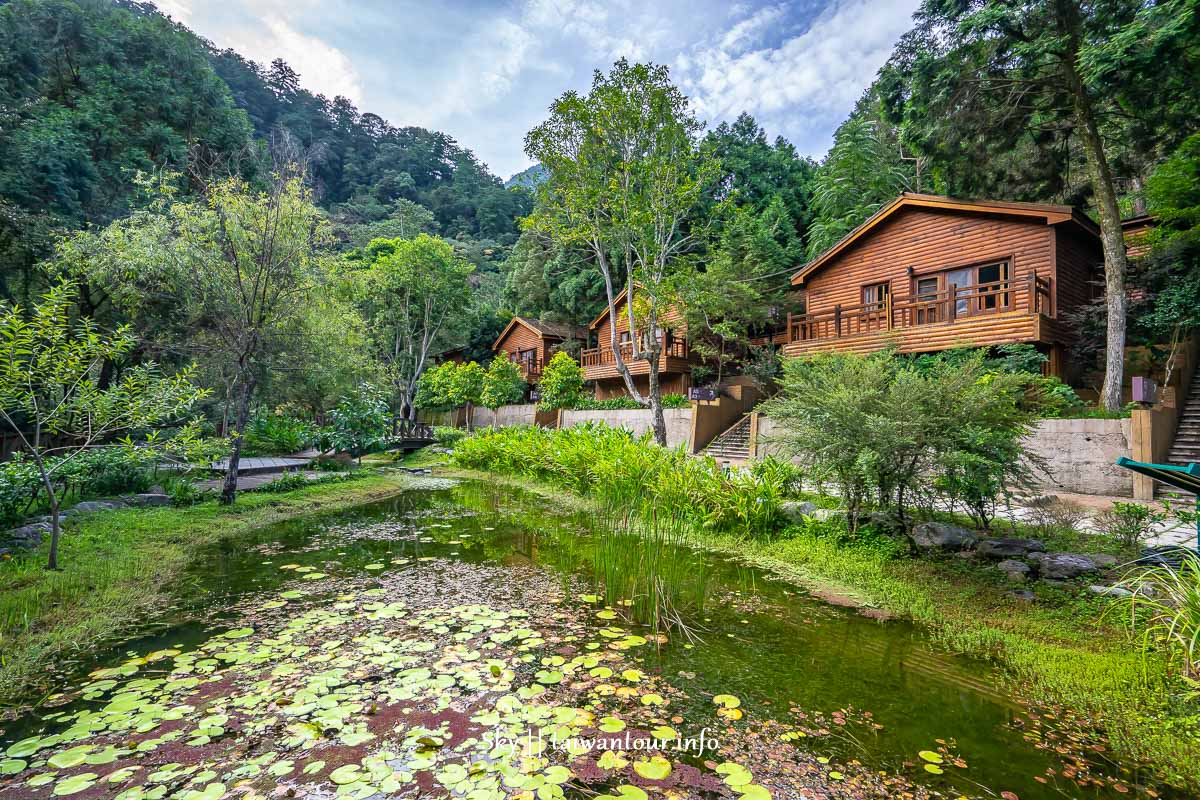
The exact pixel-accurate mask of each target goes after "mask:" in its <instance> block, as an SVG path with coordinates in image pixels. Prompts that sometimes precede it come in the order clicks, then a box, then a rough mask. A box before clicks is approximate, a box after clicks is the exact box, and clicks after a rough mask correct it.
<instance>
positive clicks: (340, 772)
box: [329, 764, 362, 786]
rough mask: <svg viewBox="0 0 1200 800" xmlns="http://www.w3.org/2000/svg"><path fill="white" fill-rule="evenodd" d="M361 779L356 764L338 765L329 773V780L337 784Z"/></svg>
mask: <svg viewBox="0 0 1200 800" xmlns="http://www.w3.org/2000/svg"><path fill="white" fill-rule="evenodd" d="M361 779H362V772H361V770H360V767H359V765H358V764H346V765H345V766H341V767H338V768H337V769H335V770H334V771H333V772H331V773H329V780H331V781H333V782H334V783H336V784H337V785H338V786H344V785H345V784H348V783H354V782H356V781H358V780H361Z"/></svg>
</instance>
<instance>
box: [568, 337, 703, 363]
mask: <svg viewBox="0 0 1200 800" xmlns="http://www.w3.org/2000/svg"><path fill="white" fill-rule="evenodd" d="M658 339H659V342H661V343H662V352H661V354H660V355H662V356H667V357H670V358H683V359H686V358H688V357H689V356H690V355H691V349H690V348H689V347H688V341H687V339H682V338H680V337H678V336H672V337H671V338H670V340H669V341H668V340H667V339H666V336H665V335H663V334H660V335H659V337H658ZM617 347H618V348H619V350H620V353H621V359H622V360H624V361H631V360H632V359H633V342H621V344H619V345H618V346H617ZM642 352H643V353H644V352H645V348H642ZM615 363H617V356H616V353H615V352H613V349H612V347H609V346H601V347H591V348H588V349H586V350H584V351H583V352H582V353H580V354H579V365H580V366H582V367H584V368H587V367H602V366H606V365H608V364H615Z"/></svg>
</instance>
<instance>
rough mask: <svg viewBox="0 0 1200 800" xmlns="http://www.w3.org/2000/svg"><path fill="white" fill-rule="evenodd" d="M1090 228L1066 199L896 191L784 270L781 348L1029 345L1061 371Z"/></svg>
mask: <svg viewBox="0 0 1200 800" xmlns="http://www.w3.org/2000/svg"><path fill="white" fill-rule="evenodd" d="M1103 260H1104V258H1103V252H1102V249H1101V244H1100V231H1099V228H1098V226H1097V225H1096V224H1095V223H1094V222H1092V220H1091V219H1089V218H1088V217H1087V216H1085V215H1084V214H1082V213H1080V212H1079V211H1077V210H1075V209H1074V208H1071V207H1070V206H1060V205H1046V204H1042V203H1015V202H992V201H968V200H956V199H953V198H949V197H939V196H934V195H922V194H903V195H901V196H900V197H898V198H897V199H896V200H894V201H893V202H891V203H889V204H888V205H887V206H885V207H884V208H882V209H880V210H879V211H878V212H876V213H875V214H874V215H872V216H871V217H870V218H869V219H868V220H867V221H866V222H864V223H863V224H861V225H859V226H858V227H857V228H855V229H854V230H853V231H851V232H850V233H849V234H847V235H846V236H845V238H843V239H842V240H841V241H839V242H838V243H837V244H835V245H834V246H833V247H831V248H829V249H828V250H826V251H825V252H824V253H822V254H821V255H820V256H818V257H817V258H815V259H813V260H812V261H810V262H809V263H808V264H806V265H805V266H804V267H803V268H801V269H800V270H799V271H798V272H796V273H795V274H794V275H793V276H792V285H793V286H794V287H797V288H799V289H803V291H804V311H805V313H803V314H792V315H789V316H788V323H787V329H786V335H785V336H784V337H783V338H784V339H785V340H786V341H785V342H784V344H783V352H784V353H785V354H786V355H788V356H793V357H794V356H804V355H808V354H811V353H816V352H821V351H846V352H855V353H866V352H870V351H873V350H879V349H881V348H883V347H886V346H888V345H894V346H895V347H896V348H897V349H898V350H899V352H902V353H923V352H934V351H938V350H946V349H949V348H952V347H960V346H965V347H987V346H991V345H1001V344H1010V343H1017V342H1028V343H1031V344H1034V345H1036V346H1037V347H1038V349H1039V350H1041V351H1043V352H1045V353H1046V354H1047V355H1049V357H1050V363H1049V370H1050V372H1051V373H1052V374H1055V375H1059V376H1061V377H1067V376H1066V375H1065V374H1064V373H1065V372H1066V369H1065V365H1064V363H1063V356H1062V354H1063V348H1064V346H1066V345H1068V344H1070V340H1071V336H1072V334H1071V331H1070V329H1069V327H1068V326H1067V325H1065V324H1064V322H1063V317H1064V315H1065V314H1067V313H1069V312H1071V311H1073V310H1074V309H1076V308H1078V307H1079V306H1081V305H1082V304H1084V303H1086V302H1088V301H1089V300H1090V299H1091V298H1092V297H1093V296H1094V295H1093V293H1094V292H1097V291H1099V287H1098V285H1097V282H1098V281H1100V279H1101V277H1102V274H1103Z"/></svg>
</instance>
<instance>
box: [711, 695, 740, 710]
mask: <svg viewBox="0 0 1200 800" xmlns="http://www.w3.org/2000/svg"><path fill="white" fill-rule="evenodd" d="M713 702H714V703H716V704H717V705H719V706H721V708H737V707H739V706H740V705H741V704H742V701H741V700H739V699H737V698H736V697H734V696H733V695H731V694H719V695H717V696H716V697H714V698H713Z"/></svg>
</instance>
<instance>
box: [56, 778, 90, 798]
mask: <svg viewBox="0 0 1200 800" xmlns="http://www.w3.org/2000/svg"><path fill="white" fill-rule="evenodd" d="M98 777H100V776H99V775H97V774H96V773H94V772H81V773H79V774H78V775H72V776H71V777H69V778H63V779H62V780H61V781H59V782H58V783H56V784H54V794H56V795H59V796H62V795H66V794H76V793H77V792H82V791H84V790H85V789H90V788H91V787H92V785H93V784H94V783H95V782H96V778H98Z"/></svg>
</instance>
